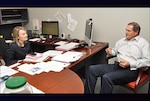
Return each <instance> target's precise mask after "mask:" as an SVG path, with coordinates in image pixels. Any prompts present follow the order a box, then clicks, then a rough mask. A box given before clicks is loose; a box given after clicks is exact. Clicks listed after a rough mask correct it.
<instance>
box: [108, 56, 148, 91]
mask: <svg viewBox="0 0 150 101" xmlns="http://www.w3.org/2000/svg"><path fill="white" fill-rule="evenodd" d="M114 57H116V56H108V57H106V63H107V64H108V61H109V59H112V58H114ZM147 82H149V87H148V93H149V94H150V67H148V68H147V69H146V70H145V67H141V68H139V73H138V77H137V79H136V80H135V81H132V82H129V83H127V84H125V85H121V86H123V87H124V88H127V89H129V90H130V91H132V92H133V93H134V94H136V93H137V92H138V90H139V88H141V87H142V86H144V85H145V84H146V83H147Z"/></svg>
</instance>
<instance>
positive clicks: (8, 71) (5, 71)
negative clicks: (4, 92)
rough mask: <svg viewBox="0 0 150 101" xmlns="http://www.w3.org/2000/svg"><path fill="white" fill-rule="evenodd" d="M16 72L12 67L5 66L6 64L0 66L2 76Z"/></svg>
mask: <svg viewBox="0 0 150 101" xmlns="http://www.w3.org/2000/svg"><path fill="white" fill-rule="evenodd" d="M16 73H18V71H17V70H14V69H12V68H10V67H7V66H0V77H3V76H5V75H9V76H11V75H14V74H16Z"/></svg>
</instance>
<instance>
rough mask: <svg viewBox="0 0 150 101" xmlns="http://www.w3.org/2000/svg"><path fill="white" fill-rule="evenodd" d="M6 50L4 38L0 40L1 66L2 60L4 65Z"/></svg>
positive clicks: (6, 45)
mask: <svg viewBox="0 0 150 101" xmlns="http://www.w3.org/2000/svg"><path fill="white" fill-rule="evenodd" d="M7 48H8V44H7V43H6V42H5V39H4V38H0V62H1V63H0V64H1V65H2V60H4V62H5V63H6V50H7Z"/></svg>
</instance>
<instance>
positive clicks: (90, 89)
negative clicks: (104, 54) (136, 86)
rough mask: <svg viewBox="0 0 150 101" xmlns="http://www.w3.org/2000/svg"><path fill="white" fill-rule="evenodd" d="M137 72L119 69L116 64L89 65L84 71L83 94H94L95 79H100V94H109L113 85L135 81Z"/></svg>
mask: <svg viewBox="0 0 150 101" xmlns="http://www.w3.org/2000/svg"><path fill="white" fill-rule="evenodd" d="M137 76H138V70H130V68H126V69H124V68H121V67H120V66H119V65H118V64H117V63H116V62H115V64H98V65H91V66H90V67H89V68H88V69H87V71H86V83H85V93H86V94H92V93H94V89H95V85H96V82H97V77H101V90H100V93H102V94H111V93H112V91H113V85H123V84H126V83H128V82H131V81H133V80H136V78H137Z"/></svg>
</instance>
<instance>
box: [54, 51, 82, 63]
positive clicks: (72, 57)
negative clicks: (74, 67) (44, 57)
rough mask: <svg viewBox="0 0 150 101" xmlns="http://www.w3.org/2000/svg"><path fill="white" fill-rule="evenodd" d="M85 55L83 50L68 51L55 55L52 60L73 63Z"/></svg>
mask: <svg viewBox="0 0 150 101" xmlns="http://www.w3.org/2000/svg"><path fill="white" fill-rule="evenodd" d="M83 55H84V54H83V53H82V52H75V51H67V52H65V53H64V54H60V55H57V56H55V57H53V58H52V60H55V61H60V62H67V63H71V62H75V61H77V60H79V59H80V58H81V57H82V56H83Z"/></svg>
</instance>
